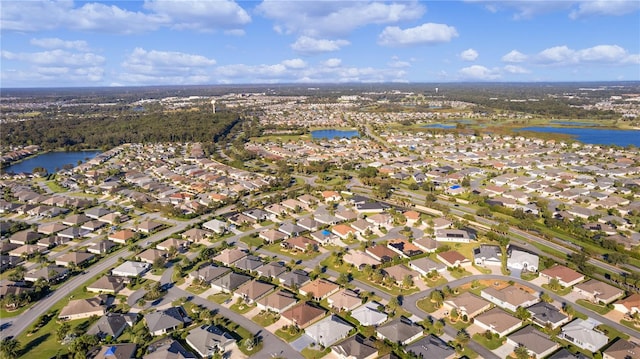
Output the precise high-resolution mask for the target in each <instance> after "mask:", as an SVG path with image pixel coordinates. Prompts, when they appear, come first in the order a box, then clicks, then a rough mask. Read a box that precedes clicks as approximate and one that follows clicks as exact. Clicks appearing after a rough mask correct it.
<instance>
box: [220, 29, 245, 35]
mask: <svg viewBox="0 0 640 359" xmlns="http://www.w3.org/2000/svg"><path fill="white" fill-rule="evenodd" d="M245 33H246V32H245V31H244V30H242V29H233V30H225V31H224V34H225V35H230V36H244V35H245Z"/></svg>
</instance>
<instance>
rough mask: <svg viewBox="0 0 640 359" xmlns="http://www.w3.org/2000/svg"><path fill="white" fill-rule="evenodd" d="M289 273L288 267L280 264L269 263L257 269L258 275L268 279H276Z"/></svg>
mask: <svg viewBox="0 0 640 359" xmlns="http://www.w3.org/2000/svg"><path fill="white" fill-rule="evenodd" d="M286 271H287V267H285V266H284V264H282V263H280V262H269V263H267V264H265V265H263V266H262V267H259V268H257V269H256V272H258V275H259V276H261V277H266V278H276V277H278V276H279V275H281V274H282V273H284V272H286Z"/></svg>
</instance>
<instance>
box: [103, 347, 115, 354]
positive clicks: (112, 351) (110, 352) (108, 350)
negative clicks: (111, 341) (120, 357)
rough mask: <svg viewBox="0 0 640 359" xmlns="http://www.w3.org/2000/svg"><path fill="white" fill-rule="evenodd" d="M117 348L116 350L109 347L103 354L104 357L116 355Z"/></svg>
mask: <svg viewBox="0 0 640 359" xmlns="http://www.w3.org/2000/svg"><path fill="white" fill-rule="evenodd" d="M117 349H118V348H116V347H115V346H112V347H109V349H107V351H106V352H105V353H104V356H107V355H116V350H117Z"/></svg>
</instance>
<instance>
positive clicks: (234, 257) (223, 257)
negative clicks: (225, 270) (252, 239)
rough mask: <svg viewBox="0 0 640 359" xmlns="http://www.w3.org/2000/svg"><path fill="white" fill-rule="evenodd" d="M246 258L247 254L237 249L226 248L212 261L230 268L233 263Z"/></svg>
mask: <svg viewBox="0 0 640 359" xmlns="http://www.w3.org/2000/svg"><path fill="white" fill-rule="evenodd" d="M246 256H247V252H245V251H243V250H242V249H239V248H226V249H223V250H222V251H221V252H220V253H219V254H218V255H217V256H215V257H213V260H214V261H216V262H220V263H222V264H224V265H226V266H230V265H232V264H233V263H235V262H237V261H239V260H240V259H242V258H244V257H246Z"/></svg>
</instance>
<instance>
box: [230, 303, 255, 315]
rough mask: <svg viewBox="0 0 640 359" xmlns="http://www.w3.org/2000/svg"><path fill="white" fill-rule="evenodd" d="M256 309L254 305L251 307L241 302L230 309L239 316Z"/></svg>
mask: <svg viewBox="0 0 640 359" xmlns="http://www.w3.org/2000/svg"><path fill="white" fill-rule="evenodd" d="M254 307H255V306H254V305H249V304H247V303H245V302H239V303H238V302H236V303H234V304H233V305H232V306H231V307H229V309H231V310H233V311H234V312H236V313H238V314H244V313H247V312H248V311H250V310H251V309H253V308H254Z"/></svg>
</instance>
